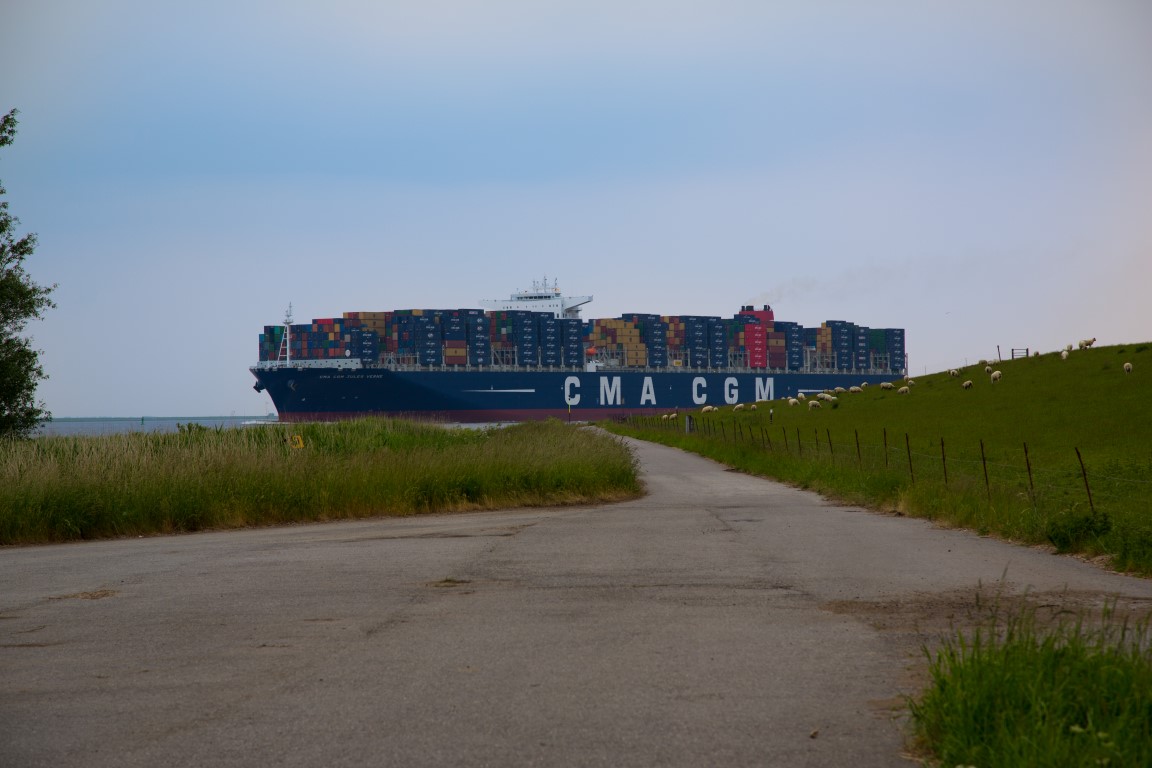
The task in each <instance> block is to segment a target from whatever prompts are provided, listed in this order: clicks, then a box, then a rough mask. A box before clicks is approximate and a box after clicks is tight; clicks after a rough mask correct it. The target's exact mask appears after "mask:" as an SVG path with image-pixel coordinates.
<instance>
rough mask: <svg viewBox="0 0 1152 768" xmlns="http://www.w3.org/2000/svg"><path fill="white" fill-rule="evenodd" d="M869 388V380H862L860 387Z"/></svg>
mask: <svg viewBox="0 0 1152 768" xmlns="http://www.w3.org/2000/svg"><path fill="white" fill-rule="evenodd" d="M867 388H868V382H866V381H862V382H860V389H867Z"/></svg>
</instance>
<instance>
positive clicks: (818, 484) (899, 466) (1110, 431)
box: [612, 342, 1152, 573]
mask: <svg viewBox="0 0 1152 768" xmlns="http://www.w3.org/2000/svg"><path fill="white" fill-rule="evenodd" d="M1125 363H1131V365H1132V372H1131V373H1125V372H1124V364H1125ZM992 365H993V369H994V370H999V371H1001V373H1002V378H1001V379H1000V381H998V382H996V383H993V382H992V381H991V377H990V376H989V375H988V374H987V373H986V372H985V370H984V366H983V365H971V366H967V367H966V368H964V369H960V376H959V377H952V376H950V375H949V374H948V373H947V372H942V373H937V374H932V375H928V376H921V377H913V378H914V381H915V383H914V384H911V386H910V387H909V389H910V392H909V393H908V394H905V395H901V394H898V393H897V392H896V391H895V390H882V389H880V388H879V387H876V386H871V387H868V388H866V389H865V390H864V391H863V392H862V393H860V394H850V393H841V394H839V395H837V401H836V402H835V403H828V402H824V403H823V404H822V407H821V408H820V409H818V410H813V409H809V408H808V407H807V406H806V405H805V404H803V403H802V404H801V405H799V406H788V405H787V404H786V403H785V402H783V401H780V400H776V401H773V402H772V403H770V404H768V403H760V404H759V406H758V408H757V410H756V411H754V412H753V411H750V410H749V409H748V407H747V406H746V407H745V409H744V410H742V411H734V410H733V409H732V408H731V407H730V406H729V407H724V408H722V409H721V410H720V411H719V412H718V413H711V414H699V413H697V414H692V419H693V422H694V426H695V431H694V432H693V433H691V434H686V431H685V424H684V420H685V416H686V414H680V416H679V417H678V419H676V420H675V421H673V420H663V419H658V418H636V419H632V420H630V421H629V423H627V424H621V425H615V426H613V427H612V428H613V429H616V430H617V431H619V432H621V433H626V434H632V435H635V436H637V437H643V438H647V439H655V440H658V441H660V442H665V443H668V444H673V445H679V446H681V447H684V448H688V449H690V450H695V451H698V452H700V453H704V454H706V455H709V456H711V457H713V458H716V459H718V460H720V461H724V462H726V463H728V464H731V465H733V466H736V467H739V468H741V469H744V470H746V471H750V472H755V473H759V474H764V475H766V476H770V477H775V478H777V479H780V480H784V481H786V482H791V483H794V484H797V485H800V486H801V487H807V488H812V489H814V490H818V491H821V492H823V493H828V494H830V495H833V496H837V497H839V498H842V499H845V500H847V501H850V502H852V503H859V504H862V505H869V506H873V507H876V508H879V509H883V510H895V511H898V512H900V513H903V514H911V515H918V516H924V517H930V518H933V519H937V520H940V521H942V522H947V523H950V524H953V525H958V526H965V527H972V528H976V529H978V530H980V531H981V532H986V533H993V534H996V535H1000V536H1003V537H1006V538H1010V539H1014V540H1020V541H1024V542H1028V543H1045V542H1047V543H1051V544H1053V545H1055V546H1056V547H1057V548H1058V549H1059V550H1061V551H1069V552H1081V553H1084V554H1086V555H1090V556H1098V555H1108V556H1110V558H1111V560H1112V563H1113V564H1114V566H1115V567H1117V568H1120V569H1128V570H1134V571H1138V572H1142V573H1152V509H1150V505H1149V502H1148V499H1149V495H1150V492H1152V342H1148V343H1139V344H1128V345H1121V346H1112V347H1100V348H1095V349H1088V350H1073V351H1072V352H1070V353H1069V355H1068V358H1067V359H1061V356H1060V354H1059V353H1050V354H1045V355H1040V356H1035V357H1030V358H1021V359H1016V360H1004V361H999V362H995V363H993V364H992ZM965 380H971V381H972V382H973V385H972V387H971V388H970V389H967V390H965V389H963V388H962V386H961V383H962V382H963V381H965ZM896 383H897V385H898V386H899V385H903V384H904V382H896ZM769 408H771V409H772V415H771V417H770V416H769V412H768V411H769ZM1077 451H1079V456H1078V455H1077ZM1081 458H1082V460H1083V467H1082V466H1081ZM1085 476H1086V477H1085ZM1086 481H1087V482H1086Z"/></svg>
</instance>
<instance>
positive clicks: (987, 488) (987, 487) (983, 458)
mask: <svg viewBox="0 0 1152 768" xmlns="http://www.w3.org/2000/svg"><path fill="white" fill-rule="evenodd" d="M980 463H982V464H983V465H984V490H985V492H986V493H987V494H988V503H989V504H991V503H992V485H991V484H990V483H989V482H988V457H987V456H985V455H984V439H983V438H981V439H980Z"/></svg>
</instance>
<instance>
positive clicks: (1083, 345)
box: [1080, 336, 1096, 349]
mask: <svg viewBox="0 0 1152 768" xmlns="http://www.w3.org/2000/svg"><path fill="white" fill-rule="evenodd" d="M1095 343H1096V337H1095V336H1093V337H1092V338H1090V339H1080V349H1088V347H1090V346H1092V345H1093V344H1095Z"/></svg>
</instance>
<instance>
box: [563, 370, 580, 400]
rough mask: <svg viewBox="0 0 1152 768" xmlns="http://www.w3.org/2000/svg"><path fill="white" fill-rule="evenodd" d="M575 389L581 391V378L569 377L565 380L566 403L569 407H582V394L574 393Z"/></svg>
mask: <svg viewBox="0 0 1152 768" xmlns="http://www.w3.org/2000/svg"><path fill="white" fill-rule="evenodd" d="M573 389H580V377H579V376H569V377H568V378H566V379H564V402H565V403H567V404H568V405H580V393H579V392H573V391H572V390H573Z"/></svg>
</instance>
